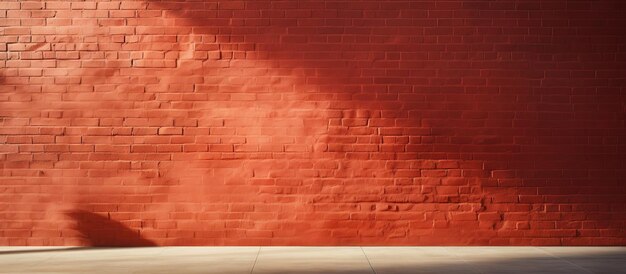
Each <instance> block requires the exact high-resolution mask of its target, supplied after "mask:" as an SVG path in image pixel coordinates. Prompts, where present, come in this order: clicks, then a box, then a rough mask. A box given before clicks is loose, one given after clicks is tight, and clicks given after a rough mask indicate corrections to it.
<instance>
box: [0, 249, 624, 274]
mask: <svg viewBox="0 0 626 274" xmlns="http://www.w3.org/2000/svg"><path fill="white" fill-rule="evenodd" d="M0 273H219V274H229V273H265V274H288V273H307V274H308V273H334V274H351V273H374V274H404V273H567V274H574V273H611V274H612V273H626V247H358V246H357V247H258V246H256V247H149V248H78V247H74V248H71V247H70V248H68V247H0Z"/></svg>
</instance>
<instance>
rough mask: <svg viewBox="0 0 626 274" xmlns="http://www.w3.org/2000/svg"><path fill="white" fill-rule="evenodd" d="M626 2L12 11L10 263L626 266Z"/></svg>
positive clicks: (7, 147)
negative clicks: (373, 248)
mask: <svg viewBox="0 0 626 274" xmlns="http://www.w3.org/2000/svg"><path fill="white" fill-rule="evenodd" d="M622 2H623V1H617V0H599V1H593V0H581V1H577V2H576V3H572V2H571V1H566V0H552V1H547V0H546V1H543V0H541V1H517V0H502V1H471V2H468V1H460V0H451V1H404V0H402V1H389V2H381V1H379V2H377V1H357V0H347V1H340V2H336V1H327V0H322V1H282V2H281V1H278V2H276V1H269V0H254V1H252V0H250V1H247V0H244V1H226V0H218V1H208V0H207V1H204V0H188V1H185V0H181V1H173V2H167V1H157V0H154V1H153V0H144V1H134V0H121V1H108V0H87V1H82V2H71V3H65V2H62V1H61V2H59V1H18V0H5V1H2V2H0V17H1V18H0V26H2V28H1V29H0V32H1V33H2V36H1V37H0V63H1V65H0V188H1V189H2V190H1V191H0V204H2V208H3V210H2V214H0V244H3V245H122V246H128V245H258V244H262V245H331V244H346V245H356V244H360V245H367V244H371V245H427V244H431V245H440V244H443V245H464V244H467V245H626V231H625V229H624V228H625V227H626V220H625V218H624V216H625V215H626V198H625V197H626V195H625V193H626V184H624V183H623V182H624V180H623V178H624V177H625V176H626V164H625V161H624V156H623V155H624V154H625V153H626V138H625V136H626V127H625V126H624V125H625V124H626V120H625V119H626V115H624V112H625V111H626V107H625V104H624V102H626V92H625V90H624V89H625V84H626V81H625V80H624V75H626V55H625V54H624V49H626V39H625V37H626V35H625V34H624V31H623V27H622V26H624V25H626V18H625V17H624V16H623V13H624V12H625V11H626V5H624V3H622ZM18 194H19V195H18ZM2 224H10V226H9V227H2Z"/></svg>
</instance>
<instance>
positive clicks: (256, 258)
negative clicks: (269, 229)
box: [250, 246, 261, 274]
mask: <svg viewBox="0 0 626 274" xmlns="http://www.w3.org/2000/svg"><path fill="white" fill-rule="evenodd" d="M259 254H261V247H260V246H259V250H258V251H257V252H256V257H254V263H252V268H251V269H250V274H252V272H253V271H254V267H255V266H256V262H257V261H258V260H259Z"/></svg>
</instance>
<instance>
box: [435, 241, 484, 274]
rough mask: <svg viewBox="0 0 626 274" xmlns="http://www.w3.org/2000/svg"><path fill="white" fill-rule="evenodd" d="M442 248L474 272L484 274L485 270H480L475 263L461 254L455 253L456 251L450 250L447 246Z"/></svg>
mask: <svg viewBox="0 0 626 274" xmlns="http://www.w3.org/2000/svg"><path fill="white" fill-rule="evenodd" d="M443 250H444V251H445V252H446V253H448V254H449V255H451V256H452V257H454V258H456V259H457V260H459V261H461V262H463V263H464V264H465V265H467V267H469V268H470V269H472V270H474V271H475V272H476V273H480V274H485V271H483V270H481V269H480V267H478V266H476V264H475V263H473V262H470V261H468V260H467V259H465V258H463V257H462V256H460V255H459V254H456V253H454V252H452V251H450V249H449V248H448V247H443Z"/></svg>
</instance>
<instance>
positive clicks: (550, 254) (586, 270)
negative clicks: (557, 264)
mask: <svg viewBox="0 0 626 274" xmlns="http://www.w3.org/2000/svg"><path fill="white" fill-rule="evenodd" d="M535 248H536V249H539V250H541V252H543V253H545V254H548V255H549V256H551V257H552V258H555V259H559V260H561V261H564V262H566V263H568V264H571V265H573V266H574V267H577V268H579V269H582V270H583V271H585V272H587V273H594V272H593V271H591V270H589V269H586V268H584V267H582V266H580V265H577V264H575V263H573V262H570V261H569V260H567V259H565V258H561V257H559V256H557V255H554V254H552V253H550V252H549V251H547V250H545V249H543V248H541V247H535Z"/></svg>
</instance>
